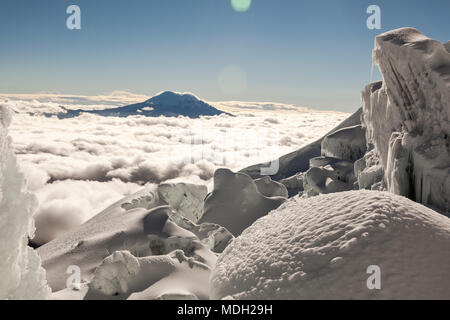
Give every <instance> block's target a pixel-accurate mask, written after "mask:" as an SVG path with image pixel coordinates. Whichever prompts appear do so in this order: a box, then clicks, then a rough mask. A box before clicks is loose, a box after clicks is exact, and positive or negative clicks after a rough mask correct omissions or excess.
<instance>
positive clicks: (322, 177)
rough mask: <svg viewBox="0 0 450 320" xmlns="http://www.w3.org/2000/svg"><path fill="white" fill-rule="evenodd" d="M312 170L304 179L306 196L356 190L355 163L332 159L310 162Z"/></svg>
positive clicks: (318, 158) (321, 158) (319, 159)
mask: <svg viewBox="0 0 450 320" xmlns="http://www.w3.org/2000/svg"><path fill="white" fill-rule="evenodd" d="M309 163H310V169H309V170H308V171H307V172H306V173H305V174H304V177H303V192H302V195H305V196H316V195H319V194H326V193H334V192H341V191H348V190H352V189H353V188H354V182H355V176H354V170H353V168H354V165H353V162H351V161H348V160H342V159H337V158H330V157H317V158H313V159H311V160H310V162H309Z"/></svg>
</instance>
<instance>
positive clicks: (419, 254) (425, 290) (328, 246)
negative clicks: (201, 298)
mask: <svg viewBox="0 0 450 320" xmlns="http://www.w3.org/2000/svg"><path fill="white" fill-rule="evenodd" d="M412 243H413V244H414V245H411V244H412ZM449 247H450V219H449V218H447V217H445V216H443V215H441V214H439V213H437V212H435V211H433V210H431V209H429V208H427V207H424V206H423V205H421V204H418V203H416V202H413V201H411V200H409V199H407V198H405V197H402V196H398V195H394V194H392V193H389V192H380V191H366V190H358V191H348V192H341V193H333V194H326V195H320V196H317V197H311V198H300V197H295V198H291V199H290V200H288V201H287V202H285V203H284V204H282V205H281V206H280V207H279V208H278V209H276V210H274V211H272V212H271V213H270V214H268V215H267V216H265V217H263V218H261V219H259V220H258V221H256V222H255V223H254V224H253V225H252V226H250V227H249V228H248V229H246V230H245V231H244V232H243V233H242V235H241V236H239V237H237V238H236V239H235V240H234V241H233V242H232V243H231V244H230V245H229V246H228V247H227V248H226V249H225V251H224V252H223V254H222V255H221V256H219V259H218V260H217V264H216V266H215V268H214V270H213V273H212V276H211V298H212V299H222V298H234V299H256V300H260V299H263V300H272V299H450V277H449V276H448V272H449V270H450V255H449V254H448V248H449ZM371 265H376V266H379V267H380V269H381V290H369V289H368V287H367V285H366V284H367V280H368V278H369V277H370V274H368V273H367V272H366V271H367V268H368V267H369V266H371Z"/></svg>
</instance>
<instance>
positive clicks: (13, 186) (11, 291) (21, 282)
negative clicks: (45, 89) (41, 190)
mask: <svg viewBox="0 0 450 320" xmlns="http://www.w3.org/2000/svg"><path fill="white" fill-rule="evenodd" d="M10 122H11V115H10V112H9V110H8V109H6V107H4V106H2V105H0V273H1V277H0V299H45V298H47V297H48V295H49V293H50V290H49V288H48V286H47V284H46V280H45V270H44V269H43V268H42V267H41V260H40V258H39V256H38V255H37V253H36V251H35V250H33V249H32V248H30V247H29V246H28V239H29V238H31V237H32V236H33V233H34V223H33V217H32V216H33V212H34V209H35V207H36V199H35V198H34V197H33V196H32V195H31V194H29V193H28V192H27V191H26V190H25V181H24V177H23V175H22V174H21V173H20V172H19V169H18V166H17V163H16V159H15V157H14V155H13V152H12V148H11V141H10V138H9V137H8V132H7V128H8V126H9V124H10Z"/></svg>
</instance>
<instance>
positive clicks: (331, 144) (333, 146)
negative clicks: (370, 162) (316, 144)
mask: <svg viewBox="0 0 450 320" xmlns="http://www.w3.org/2000/svg"><path fill="white" fill-rule="evenodd" d="M365 153H366V137H365V132H364V129H363V128H362V127H361V125H357V126H353V127H347V128H343V129H340V130H338V131H336V132H333V133H331V134H329V135H327V136H326V137H325V138H324V139H323V141H322V155H323V156H326V157H332V158H337V159H342V160H349V161H356V160H358V159H360V158H361V157H362V156H363V155H364V154H365Z"/></svg>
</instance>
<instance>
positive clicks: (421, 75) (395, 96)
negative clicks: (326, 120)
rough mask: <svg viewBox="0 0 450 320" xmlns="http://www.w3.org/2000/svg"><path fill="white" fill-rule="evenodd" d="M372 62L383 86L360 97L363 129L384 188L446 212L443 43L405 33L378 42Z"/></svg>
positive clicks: (447, 86)
mask: <svg viewBox="0 0 450 320" xmlns="http://www.w3.org/2000/svg"><path fill="white" fill-rule="evenodd" d="M373 57H374V61H375V62H376V64H377V65H378V67H379V68H380V71H381V73H382V75H383V82H376V83H372V84H370V85H368V86H367V87H366V88H365V89H364V91H363V92H362V99H363V116H362V123H363V126H364V127H365V128H366V136H367V141H368V144H369V145H370V146H373V148H374V149H375V151H374V152H375V156H377V157H379V165H381V167H382V168H383V169H384V179H383V187H384V188H386V189H387V190H389V191H391V192H394V193H396V194H400V195H403V196H406V197H409V198H410V199H413V200H415V201H417V202H420V203H423V204H428V205H431V206H433V207H436V208H438V209H441V210H444V211H448V210H449V209H450V146H449V143H450V142H449V141H450V122H449V117H450V54H449V52H448V51H447V50H446V48H445V46H444V45H443V44H442V43H440V42H439V41H436V40H433V39H429V38H427V37H426V36H424V35H423V34H421V33H420V32H419V31H417V30H416V29H413V28H402V29H398V30H394V31H390V32H387V33H385V34H382V35H380V36H378V37H377V38H376V40H375V48H374V51H373ZM366 171H367V170H366ZM372 171H378V169H376V170H372ZM377 174H378V173H377ZM363 177H365V175H363ZM362 185H364V186H366V187H367V181H366V182H362Z"/></svg>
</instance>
